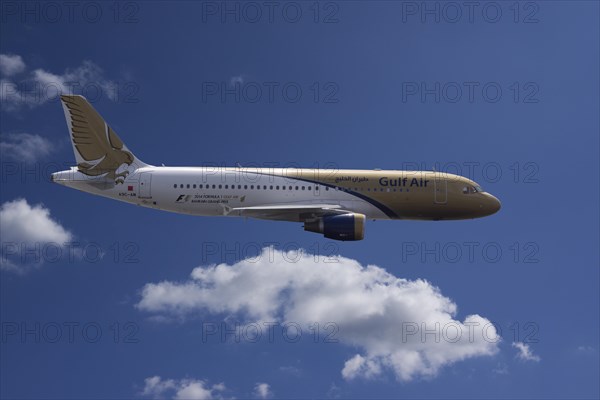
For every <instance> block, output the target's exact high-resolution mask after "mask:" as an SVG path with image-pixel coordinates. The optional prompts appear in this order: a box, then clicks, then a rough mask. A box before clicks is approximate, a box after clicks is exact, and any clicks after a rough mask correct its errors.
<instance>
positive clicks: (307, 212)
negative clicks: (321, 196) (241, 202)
mask: <svg viewBox="0 0 600 400" xmlns="http://www.w3.org/2000/svg"><path fill="white" fill-rule="evenodd" d="M348 212H350V211H346V210H342V209H341V207H340V206H339V205H336V204H306V205H302V204H277V205H266V206H256V207H235V208H229V209H227V210H226V212H225V213H226V214H233V215H239V216H242V217H250V218H258V219H271V220H278V221H291V222H304V221H306V220H312V219H315V218H319V217H322V216H324V215H332V214H346V213H348Z"/></svg>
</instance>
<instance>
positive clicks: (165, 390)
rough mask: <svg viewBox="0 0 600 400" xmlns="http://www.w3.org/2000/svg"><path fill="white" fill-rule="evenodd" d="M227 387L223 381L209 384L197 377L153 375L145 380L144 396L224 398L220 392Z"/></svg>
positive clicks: (186, 398) (197, 399) (192, 398)
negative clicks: (182, 377)
mask: <svg viewBox="0 0 600 400" xmlns="http://www.w3.org/2000/svg"><path fill="white" fill-rule="evenodd" d="M225 389H226V387H225V385H224V384H222V383H219V384H216V385H212V386H209V385H208V384H207V383H206V381H202V380H195V379H179V380H174V379H162V378H161V377H160V376H152V377H150V378H146V379H145V380H144V389H143V390H142V395H143V396H148V397H152V398H160V397H165V396H168V397H169V398H172V399H181V400H183V399H185V400H205V399H221V398H223V397H222V396H221V394H220V393H219V392H223V391H224V390H225Z"/></svg>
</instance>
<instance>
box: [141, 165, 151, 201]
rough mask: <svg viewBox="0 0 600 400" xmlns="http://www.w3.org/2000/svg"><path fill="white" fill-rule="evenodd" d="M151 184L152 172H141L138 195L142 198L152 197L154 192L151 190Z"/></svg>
mask: <svg viewBox="0 0 600 400" xmlns="http://www.w3.org/2000/svg"><path fill="white" fill-rule="evenodd" d="M151 184H152V173H150V172H142V173H141V174H140V186H139V189H138V197H139V198H140V199H149V198H151V197H152V192H151V191H150V188H151Z"/></svg>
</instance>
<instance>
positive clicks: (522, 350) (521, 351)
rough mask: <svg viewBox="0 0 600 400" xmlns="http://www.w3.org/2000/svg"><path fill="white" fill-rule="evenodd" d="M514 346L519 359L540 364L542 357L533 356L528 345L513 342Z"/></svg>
mask: <svg viewBox="0 0 600 400" xmlns="http://www.w3.org/2000/svg"><path fill="white" fill-rule="evenodd" d="M512 346H513V347H514V348H516V349H517V350H518V353H517V358H518V359H519V360H522V361H535V362H539V361H540V357H539V356H536V355H535V354H533V352H532V351H531V349H530V348H529V345H528V344H525V343H523V342H513V344H512Z"/></svg>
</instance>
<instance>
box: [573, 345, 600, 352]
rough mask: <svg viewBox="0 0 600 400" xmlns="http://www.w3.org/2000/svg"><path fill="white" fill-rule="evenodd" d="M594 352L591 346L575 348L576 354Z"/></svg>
mask: <svg viewBox="0 0 600 400" xmlns="http://www.w3.org/2000/svg"><path fill="white" fill-rule="evenodd" d="M595 351H596V349H594V348H593V347H592V346H577V352H579V353H584V354H592V353H594V352H595Z"/></svg>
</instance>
